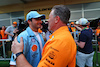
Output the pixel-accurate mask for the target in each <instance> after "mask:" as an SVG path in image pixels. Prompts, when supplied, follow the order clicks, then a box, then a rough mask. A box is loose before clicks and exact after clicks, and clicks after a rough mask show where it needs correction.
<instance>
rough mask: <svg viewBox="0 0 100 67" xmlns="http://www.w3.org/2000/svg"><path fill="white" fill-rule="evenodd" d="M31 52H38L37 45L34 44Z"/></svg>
mask: <svg viewBox="0 0 100 67" xmlns="http://www.w3.org/2000/svg"><path fill="white" fill-rule="evenodd" d="M31 50H32V51H33V52H34V51H36V50H37V45H35V44H34V45H33V46H32V48H31Z"/></svg>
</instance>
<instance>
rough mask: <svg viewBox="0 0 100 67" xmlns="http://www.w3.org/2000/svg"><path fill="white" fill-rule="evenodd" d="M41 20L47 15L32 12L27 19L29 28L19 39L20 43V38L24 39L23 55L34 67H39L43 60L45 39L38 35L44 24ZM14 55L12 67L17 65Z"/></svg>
mask: <svg viewBox="0 0 100 67" xmlns="http://www.w3.org/2000/svg"><path fill="white" fill-rule="evenodd" d="M41 19H45V15H40V14H39V13H38V12H37V11H30V12H29V13H28V14H27V18H26V21H27V22H28V24H29V27H27V29H26V30H25V31H23V32H22V33H20V34H19V35H18V38H17V40H18V42H20V38H21V37H23V41H24V50H23V54H24V56H25V57H26V59H27V61H28V62H29V63H30V64H31V65H32V66H33V67H37V65H38V63H39V61H40V60H41V56H42V54H41V53H42V48H43V46H44V40H43V37H42V35H41V34H40V33H38V29H39V28H40V27H41V24H42V21H41ZM13 55H14V54H12V56H11V60H10V67H14V66H15V65H16V61H14V58H13Z"/></svg>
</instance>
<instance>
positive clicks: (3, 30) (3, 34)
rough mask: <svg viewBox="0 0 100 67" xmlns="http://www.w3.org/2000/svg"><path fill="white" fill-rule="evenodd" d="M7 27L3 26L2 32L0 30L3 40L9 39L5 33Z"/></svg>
mask: <svg viewBox="0 0 100 67" xmlns="http://www.w3.org/2000/svg"><path fill="white" fill-rule="evenodd" d="M5 29H6V28H5V26H2V30H0V34H1V36H2V38H1V39H7V36H8V35H7V34H5V33H4V32H5Z"/></svg>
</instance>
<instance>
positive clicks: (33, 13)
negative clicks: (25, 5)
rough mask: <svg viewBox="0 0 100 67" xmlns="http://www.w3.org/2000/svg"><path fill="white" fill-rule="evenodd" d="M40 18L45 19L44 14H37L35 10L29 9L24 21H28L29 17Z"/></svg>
mask: <svg viewBox="0 0 100 67" xmlns="http://www.w3.org/2000/svg"><path fill="white" fill-rule="evenodd" d="M39 17H40V18H41V19H45V15H44V14H39V13H38V12H37V11H30V12H29V13H28V14H27V17H26V21H28V20H29V19H31V18H39Z"/></svg>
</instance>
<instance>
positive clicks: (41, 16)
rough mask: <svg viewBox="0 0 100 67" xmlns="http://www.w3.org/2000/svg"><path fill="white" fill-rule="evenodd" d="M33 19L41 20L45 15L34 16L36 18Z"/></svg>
mask: <svg viewBox="0 0 100 67" xmlns="http://www.w3.org/2000/svg"><path fill="white" fill-rule="evenodd" d="M34 18H41V19H45V15H44V14H42V15H38V16H36V17H34Z"/></svg>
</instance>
